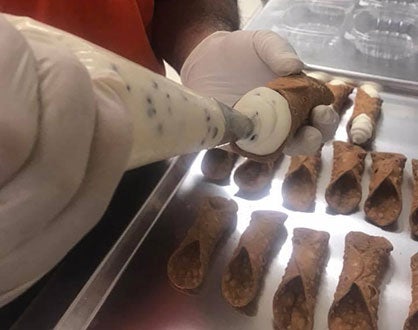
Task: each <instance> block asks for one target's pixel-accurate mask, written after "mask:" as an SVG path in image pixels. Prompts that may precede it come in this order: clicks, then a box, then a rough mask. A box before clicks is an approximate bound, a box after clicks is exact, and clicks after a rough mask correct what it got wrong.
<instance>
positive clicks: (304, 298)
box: [273, 228, 329, 330]
mask: <svg viewBox="0 0 418 330" xmlns="http://www.w3.org/2000/svg"><path fill="white" fill-rule="evenodd" d="M328 241H329V234H328V233H327V232H323V231H316V230H312V229H307V228H296V229H295V230H294V231H293V238H292V243H293V252H292V256H291V258H290V261H289V263H288V265H287V268H286V271H285V274H284V275H283V279H282V282H281V283H280V285H279V288H278V289H277V291H276V294H275V295H274V299H273V315H274V324H275V326H276V329H278V330H287V329H298V330H311V329H313V325H314V309H315V303H316V295H317V293H318V288H319V283H320V279H321V274H322V272H323V271H324V268H325V262H326V258H327V251H328Z"/></svg>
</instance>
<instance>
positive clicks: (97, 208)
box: [0, 14, 132, 306]
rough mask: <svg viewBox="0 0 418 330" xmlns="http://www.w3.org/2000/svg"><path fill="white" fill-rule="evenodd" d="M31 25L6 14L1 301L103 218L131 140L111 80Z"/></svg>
mask: <svg viewBox="0 0 418 330" xmlns="http://www.w3.org/2000/svg"><path fill="white" fill-rule="evenodd" d="M5 17H7V18H8V19H9V20H11V21H13V24H14V25H15V26H13V25H11V24H10V23H9V22H8V21H7V20H6V19H5ZM22 22H23V23H25V19H23V21H22ZM25 27H26V25H25V24H20V21H19V18H16V17H12V16H7V15H1V14H0V48H1V49H2V55H1V57H0V73H1V74H0V132H1V139H0V155H1V157H0V162H1V163H0V185H1V189H0V200H1V203H0V278H1V281H0V306H2V305H4V304H6V303H7V302H9V301H10V300H12V299H13V298H15V297H16V296H17V295H19V294H21V293H22V292H23V291H24V290H26V289H27V288H28V287H29V286H30V285H31V284H32V283H33V282H34V281H36V280H37V279H39V278H40V277H41V276H43V275H44V274H45V273H46V272H48V271H49V270H50V269H51V268H52V267H54V266H55V265H56V264H57V262H58V261H59V260H60V259H61V258H62V257H63V256H65V254H66V253H67V252H68V251H69V250H70V249H71V248H72V247H73V246H74V245H75V244H76V243H77V242H78V241H79V240H80V239H81V238H82V237H83V236H84V235H85V234H86V233H87V232H88V231H89V230H90V229H91V228H92V227H93V226H94V225H95V224H96V223H97V222H98V221H99V219H100V217H101V216H102V214H103V213H104V211H105V209H106V207H107V205H108V203H109V201H110V198H111V196H112V194H113V192H114V189H115V188H116V186H117V184H118V182H119V180H120V178H121V176H122V174H123V172H124V170H125V168H126V163H127V161H128V158H129V153H130V145H131V139H132V134H131V130H130V125H131V119H130V113H129V112H128V111H127V110H126V109H125V106H124V105H123V104H122V102H121V101H120V99H119V97H118V95H116V93H115V92H114V91H113V90H112V89H111V88H109V86H108V85H107V82H106V81H105V80H103V79H101V78H100V76H96V77H94V76H93V77H91V76H90V75H89V73H88V72H87V70H86V69H85V67H84V66H83V65H82V64H81V63H80V61H79V60H78V59H77V58H76V57H75V56H74V55H72V54H71V52H69V51H68V49H65V48H64V47H61V46H60V45H58V44H57V45H53V44H51V43H49V42H45V40H43V39H42V38H40V37H39V36H37V35H36V34H31V33H30V31H26V30H25ZM19 30H20V31H19Z"/></svg>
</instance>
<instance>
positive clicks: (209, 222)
mask: <svg viewBox="0 0 418 330" xmlns="http://www.w3.org/2000/svg"><path fill="white" fill-rule="evenodd" d="M237 211H238V205H237V204H236V203H235V202H234V201H233V200H228V199H225V198H223V197H218V196H215V197H208V198H206V199H205V200H204V202H203V204H202V206H201V207H200V209H199V211H198V215H197V219H196V221H195V223H194V224H193V225H192V226H191V227H190V229H189V230H188V232H187V235H186V237H185V238H184V239H183V241H182V242H181V243H180V246H179V247H178V248H177V249H176V250H175V251H174V253H173V254H172V256H171V257H170V260H169V261H168V266H167V273H168V278H169V279H170V281H171V283H173V285H174V286H176V287H177V288H179V289H183V290H190V289H195V288H197V287H199V286H200V285H201V284H202V282H203V280H204V278H205V275H206V273H207V271H208V267H209V262H210V259H211V256H212V253H213V251H214V249H215V247H216V245H217V243H218V242H219V240H220V239H221V238H222V237H223V236H224V235H225V234H227V233H228V232H230V231H231V230H232V229H233V228H234V226H235V224H236V214H237Z"/></svg>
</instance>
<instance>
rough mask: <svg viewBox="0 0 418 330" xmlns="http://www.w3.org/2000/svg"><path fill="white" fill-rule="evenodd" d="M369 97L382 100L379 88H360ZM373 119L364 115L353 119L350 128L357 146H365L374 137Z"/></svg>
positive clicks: (368, 86) (363, 86)
mask: <svg viewBox="0 0 418 330" xmlns="http://www.w3.org/2000/svg"><path fill="white" fill-rule="evenodd" d="M359 88H361V89H362V90H363V91H364V92H365V93H366V94H367V95H369V96H370V97H372V98H380V96H379V91H378V88H377V86H375V85H373V84H364V85H362V86H360V87H359ZM373 127H374V125H373V119H372V118H370V117H369V116H368V115H367V114H365V113H363V114H360V115H358V116H357V117H355V118H354V119H353V122H352V124H351V128H350V135H351V140H352V141H353V143H355V144H363V143H365V142H367V141H368V140H369V139H370V138H371V137H372V136H373Z"/></svg>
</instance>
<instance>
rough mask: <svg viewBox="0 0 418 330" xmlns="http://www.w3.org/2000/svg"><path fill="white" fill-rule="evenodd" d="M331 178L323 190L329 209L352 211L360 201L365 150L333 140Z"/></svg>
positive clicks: (341, 211)
mask: <svg viewBox="0 0 418 330" xmlns="http://www.w3.org/2000/svg"><path fill="white" fill-rule="evenodd" d="M333 146H334V160H333V166H332V173H331V180H330V182H329V184H328V186H327V189H326V191H325V199H326V201H327V203H328V206H329V207H330V209H332V210H333V211H334V212H336V213H341V214H349V213H352V212H354V211H355V210H356V209H357V208H358V205H359V203H360V201H361V195H362V193H361V177H362V175H363V171H364V159H365V157H366V152H365V151H364V150H363V149H362V148H360V147H359V146H355V145H352V144H350V143H346V142H342V141H335V142H334V143H333Z"/></svg>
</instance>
